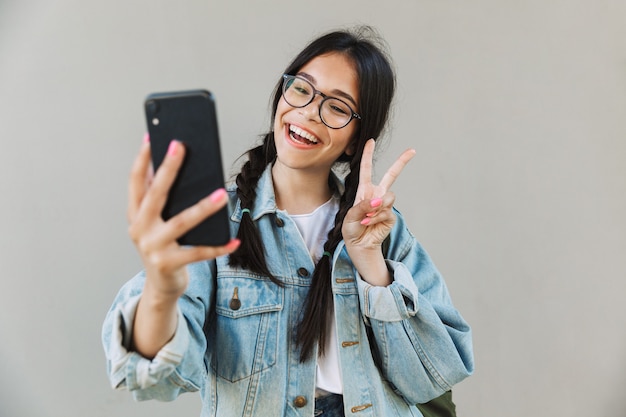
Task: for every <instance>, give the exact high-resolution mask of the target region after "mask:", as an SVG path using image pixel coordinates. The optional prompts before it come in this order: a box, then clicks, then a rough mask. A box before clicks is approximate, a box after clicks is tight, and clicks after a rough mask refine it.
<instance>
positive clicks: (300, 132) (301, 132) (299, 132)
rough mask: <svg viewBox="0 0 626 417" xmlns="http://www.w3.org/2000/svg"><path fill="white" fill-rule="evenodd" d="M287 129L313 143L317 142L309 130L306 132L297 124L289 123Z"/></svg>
mask: <svg viewBox="0 0 626 417" xmlns="http://www.w3.org/2000/svg"><path fill="white" fill-rule="evenodd" d="M289 130H290V131H292V132H293V133H295V134H296V135H298V136H302V137H303V138H305V139H307V140H309V141H311V142H313V143H317V138H316V137H315V136H313V135H312V134H310V133H309V132H306V131H304V130H302V129H300V128H299V127H297V126H293V125H289Z"/></svg>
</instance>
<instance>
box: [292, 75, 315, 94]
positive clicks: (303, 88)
mask: <svg viewBox="0 0 626 417" xmlns="http://www.w3.org/2000/svg"><path fill="white" fill-rule="evenodd" d="M289 88H290V89H291V90H293V91H294V92H296V93H298V94H301V95H303V96H309V95H311V91H312V88H311V86H310V85H309V84H308V83H307V82H306V81H303V80H299V79H297V78H296V79H295V80H293V83H292V84H291V85H290V86H289Z"/></svg>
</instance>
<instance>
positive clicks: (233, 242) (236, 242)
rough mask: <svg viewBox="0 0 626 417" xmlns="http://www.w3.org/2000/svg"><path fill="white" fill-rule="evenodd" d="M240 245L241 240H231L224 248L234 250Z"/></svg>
mask: <svg viewBox="0 0 626 417" xmlns="http://www.w3.org/2000/svg"><path fill="white" fill-rule="evenodd" d="M240 243H241V240H239V239H236V238H233V239H231V240H230V242H228V243H227V244H226V247H227V248H228V249H235V248H237V247H238V246H239V244H240Z"/></svg>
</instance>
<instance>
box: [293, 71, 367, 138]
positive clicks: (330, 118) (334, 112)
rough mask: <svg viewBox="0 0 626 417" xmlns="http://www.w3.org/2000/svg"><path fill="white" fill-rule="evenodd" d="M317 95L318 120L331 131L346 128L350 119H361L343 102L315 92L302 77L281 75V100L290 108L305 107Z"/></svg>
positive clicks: (311, 85)
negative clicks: (319, 97)
mask: <svg viewBox="0 0 626 417" xmlns="http://www.w3.org/2000/svg"><path fill="white" fill-rule="evenodd" d="M317 94H319V95H320V96H322V102H321V103H320V106H319V115H320V119H321V120H322V122H323V123H324V124H325V125H326V126H328V127H330V128H331V129H341V128H342V127H346V126H347V125H348V123H350V122H351V121H352V119H355V118H356V119H359V120H360V119H361V116H360V115H359V114H358V113H355V112H354V110H352V107H350V106H349V105H348V103H346V102H345V101H343V100H341V99H338V98H336V97H330V96H327V95H326V94H324V93H322V92H321V91H319V90H316V89H315V87H314V86H313V84H311V83H310V82H309V81H308V80H306V79H304V78H302V77H297V76H295V75H288V74H283V98H284V99H285V101H286V102H287V104H289V105H290V106H291V107H296V108H301V107H306V106H308V105H309V104H310V103H311V102H312V101H313V100H314V99H315V96H316V95H317Z"/></svg>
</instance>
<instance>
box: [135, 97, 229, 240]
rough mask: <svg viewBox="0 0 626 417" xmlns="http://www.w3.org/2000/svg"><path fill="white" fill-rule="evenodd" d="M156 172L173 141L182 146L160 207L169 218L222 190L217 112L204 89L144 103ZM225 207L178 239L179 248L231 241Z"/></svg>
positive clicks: (151, 99) (148, 98)
mask: <svg viewBox="0 0 626 417" xmlns="http://www.w3.org/2000/svg"><path fill="white" fill-rule="evenodd" d="M144 107H145V113H146V121H147V124H148V133H149V134H150V148H151V152H152V164H153V166H154V170H155V172H156V170H157V169H158V167H159V165H161V162H163V158H165V155H166V153H167V149H168V147H169V144H170V142H171V141H172V140H174V139H176V140H178V141H180V142H182V143H183V144H184V145H185V159H184V161H183V165H182V167H181V169H180V171H179V172H178V176H177V177H176V180H175V182H174V184H173V185H172V188H171V189H170V192H169V195H168V198H167V202H166V204H165V207H164V208H163V213H162V216H163V219H164V220H168V219H170V218H171V217H173V216H175V215H176V214H178V213H180V212H181V211H183V210H184V209H186V208H188V207H190V206H192V205H194V204H196V203H197V202H198V201H200V200H201V199H202V198H204V197H206V196H207V195H209V194H211V193H212V192H213V191H215V190H216V189H218V188H221V187H224V173H223V170H222V157H221V152H220V142H219V132H218V129H217V114H216V109H215V100H214V98H213V95H212V94H211V93H210V92H208V91H206V90H190V91H176V92H169V93H154V94H150V95H149V96H148V97H147V98H146V101H145V103H144ZM230 238H231V237H230V226H229V222H228V209H227V207H223V208H222V209H221V210H220V211H218V212H217V213H215V214H214V215H212V216H210V217H208V218H207V219H206V220H204V221H203V222H202V223H200V224H199V225H198V226H196V227H195V228H193V229H192V230H190V231H188V232H187V233H186V234H184V235H183V236H181V237H180V238H179V239H178V242H179V243H180V244H181V245H206V246H221V245H225V244H226V243H228V241H229V240H230Z"/></svg>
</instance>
